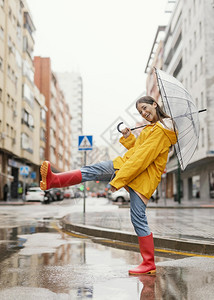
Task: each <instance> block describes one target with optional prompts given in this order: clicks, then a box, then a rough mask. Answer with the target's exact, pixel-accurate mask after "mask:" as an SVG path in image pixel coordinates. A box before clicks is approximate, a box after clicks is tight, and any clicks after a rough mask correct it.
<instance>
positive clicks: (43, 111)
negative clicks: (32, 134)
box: [40, 108, 46, 122]
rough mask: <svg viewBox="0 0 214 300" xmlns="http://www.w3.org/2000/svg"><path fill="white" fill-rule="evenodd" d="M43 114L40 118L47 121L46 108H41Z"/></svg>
mask: <svg viewBox="0 0 214 300" xmlns="http://www.w3.org/2000/svg"><path fill="white" fill-rule="evenodd" d="M40 112H41V114H40V118H41V120H42V121H44V122H46V111H45V110H44V108H41V111H40Z"/></svg>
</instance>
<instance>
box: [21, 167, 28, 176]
mask: <svg viewBox="0 0 214 300" xmlns="http://www.w3.org/2000/svg"><path fill="white" fill-rule="evenodd" d="M20 175H23V176H28V175H29V167H28V166H21V167H20Z"/></svg>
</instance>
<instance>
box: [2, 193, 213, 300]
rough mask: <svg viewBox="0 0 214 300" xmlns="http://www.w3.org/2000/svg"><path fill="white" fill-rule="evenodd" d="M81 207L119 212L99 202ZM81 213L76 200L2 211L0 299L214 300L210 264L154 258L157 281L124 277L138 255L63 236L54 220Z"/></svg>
mask: <svg viewBox="0 0 214 300" xmlns="http://www.w3.org/2000/svg"><path fill="white" fill-rule="evenodd" d="M86 204H87V205H86V210H87V211H91V212H93V211H96V213H97V214H100V215H102V211H112V213H113V212H116V211H117V210H118V207H117V206H113V205H111V203H109V201H108V200H107V199H104V198H99V199H96V198H88V199H87V200H86ZM81 210H82V200H81V199H73V200H64V201H62V202H54V203H51V204H50V205H42V204H40V203H31V204H28V205H24V206H9V205H8V206H1V214H0V216H1V218H0V220H1V221H0V237H1V240H0V249H1V250H0V251H1V256H0V274H1V281H0V299H7V300H8V299H14V300H15V299H16V300H17V299H18V300H19V299H28V300H31V299H60V300H64V299H65V300H67V299H88V298H91V299H95V300H99V299H121V300H123V299H127V300H128V299H206V300H207V299H213V293H214V284H213V283H214V274H213V269H214V259H213V258H209V257H191V255H190V256H179V255H176V256H173V255H167V256H166V254H165V255H164V257H163V254H161V253H159V254H158V256H156V265H157V274H156V276H149V275H142V276H138V277H132V276H129V275H128V269H129V268H130V267H131V266H133V265H137V264H139V262H140V261H141V259H140V255H139V253H138V252H136V251H128V250H123V249H116V248H113V247H108V246H106V245H102V244H100V243H99V240H98V241H96V242H94V241H93V240H92V239H90V238H89V237H84V236H82V235H81V234H78V233H77V234H72V235H71V234H66V233H64V232H62V230H61V228H60V225H59V220H60V219H61V218H62V217H63V216H64V215H66V214H69V213H71V212H74V211H76V212H78V213H80V212H81Z"/></svg>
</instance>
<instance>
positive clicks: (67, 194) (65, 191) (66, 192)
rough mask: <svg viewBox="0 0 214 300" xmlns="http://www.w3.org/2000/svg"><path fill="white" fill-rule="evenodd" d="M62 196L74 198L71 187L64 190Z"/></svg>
mask: <svg viewBox="0 0 214 300" xmlns="http://www.w3.org/2000/svg"><path fill="white" fill-rule="evenodd" d="M64 198H65V199H72V198H74V191H73V190H72V189H66V190H64Z"/></svg>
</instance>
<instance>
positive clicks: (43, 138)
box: [40, 128, 46, 141]
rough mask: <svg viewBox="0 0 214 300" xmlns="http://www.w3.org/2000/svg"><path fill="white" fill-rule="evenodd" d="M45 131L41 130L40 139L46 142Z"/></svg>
mask: <svg viewBox="0 0 214 300" xmlns="http://www.w3.org/2000/svg"><path fill="white" fill-rule="evenodd" d="M45 133H46V132H45V129H44V128H41V129H40V139H41V140H42V141H45Z"/></svg>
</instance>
